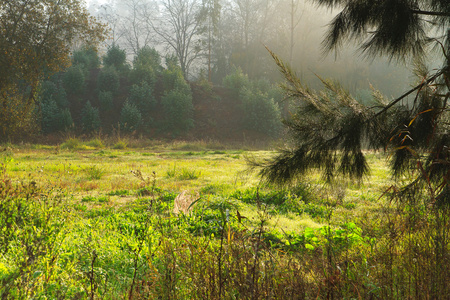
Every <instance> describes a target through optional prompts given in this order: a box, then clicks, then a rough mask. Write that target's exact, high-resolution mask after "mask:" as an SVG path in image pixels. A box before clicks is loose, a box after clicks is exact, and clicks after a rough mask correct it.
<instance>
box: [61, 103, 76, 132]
mask: <svg viewBox="0 0 450 300" xmlns="http://www.w3.org/2000/svg"><path fill="white" fill-rule="evenodd" d="M59 117H60V118H59V124H60V126H61V127H60V130H63V131H66V130H69V129H70V128H72V127H73V120H72V114H71V113H70V110H69V109H68V108H64V109H63V110H61V112H60V115H59Z"/></svg>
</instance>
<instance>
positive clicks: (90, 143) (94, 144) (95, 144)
mask: <svg viewBox="0 0 450 300" xmlns="http://www.w3.org/2000/svg"><path fill="white" fill-rule="evenodd" d="M86 146H89V147H94V148H97V149H98V148H100V149H101V148H104V147H105V145H104V144H103V141H102V140H101V139H99V138H95V139H92V140H90V141H88V142H87V143H86Z"/></svg>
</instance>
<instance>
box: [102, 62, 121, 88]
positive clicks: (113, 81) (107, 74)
mask: <svg viewBox="0 0 450 300" xmlns="http://www.w3.org/2000/svg"><path fill="white" fill-rule="evenodd" d="M97 87H98V89H99V91H103V92H111V93H113V94H115V93H117V92H118V91H119V87H120V81H119V74H118V73H117V71H116V69H115V68H114V67H113V66H108V67H105V68H103V69H102V70H101V71H100V73H99V74H98V79H97Z"/></svg>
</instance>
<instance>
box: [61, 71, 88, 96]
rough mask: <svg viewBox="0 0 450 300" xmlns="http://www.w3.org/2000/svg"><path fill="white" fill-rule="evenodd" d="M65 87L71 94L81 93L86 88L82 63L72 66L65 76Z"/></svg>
mask: <svg viewBox="0 0 450 300" xmlns="http://www.w3.org/2000/svg"><path fill="white" fill-rule="evenodd" d="M63 83H64V88H65V90H66V91H67V93H69V94H71V95H80V94H82V93H83V92H84V89H85V73H84V71H83V68H82V67H81V66H80V65H74V66H71V67H70V68H69V69H68V70H67V71H66V73H64V76H63Z"/></svg>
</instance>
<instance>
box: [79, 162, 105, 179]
mask: <svg viewBox="0 0 450 300" xmlns="http://www.w3.org/2000/svg"><path fill="white" fill-rule="evenodd" d="M84 172H86V174H87V175H88V177H89V179H90V180H99V179H101V178H102V177H103V175H104V174H105V171H104V170H103V169H102V168H99V167H97V166H96V165H94V166H92V167H88V168H85V169H84Z"/></svg>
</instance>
